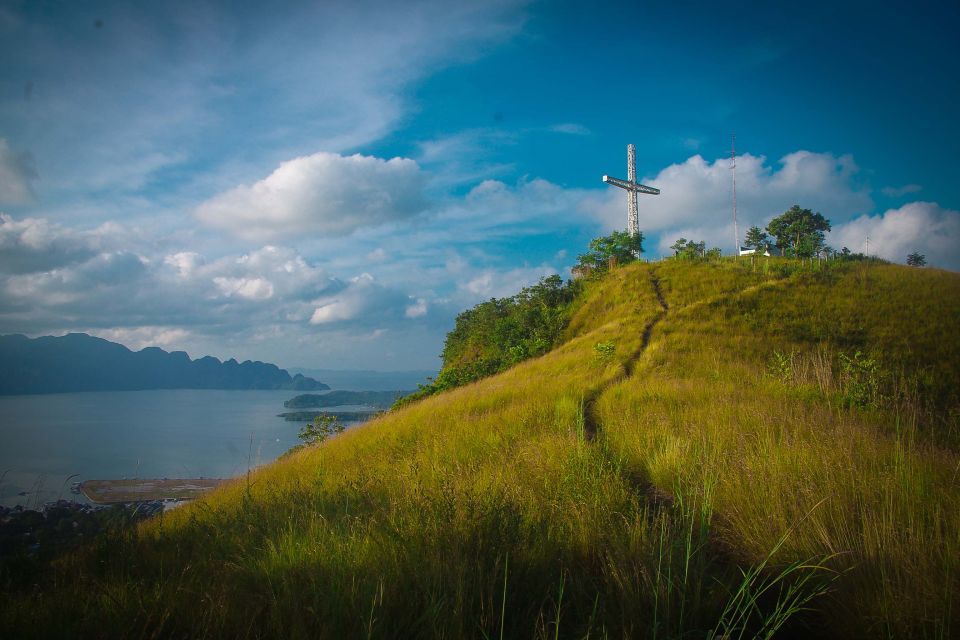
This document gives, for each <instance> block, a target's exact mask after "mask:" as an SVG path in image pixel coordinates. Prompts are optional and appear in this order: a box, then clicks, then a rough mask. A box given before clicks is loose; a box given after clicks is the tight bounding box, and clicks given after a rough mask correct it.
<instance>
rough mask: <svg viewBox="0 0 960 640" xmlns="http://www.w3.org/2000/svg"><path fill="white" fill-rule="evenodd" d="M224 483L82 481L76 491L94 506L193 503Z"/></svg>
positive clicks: (201, 480)
mask: <svg viewBox="0 0 960 640" xmlns="http://www.w3.org/2000/svg"><path fill="white" fill-rule="evenodd" d="M224 482H227V480H225V479H223V478H190V479H184V478H161V479H156V480H144V479H141V478H133V479H123V480H85V481H83V482H81V483H80V484H79V487H78V488H79V490H80V492H81V493H83V495H85V496H86V497H87V499H88V500H90V502H93V503H95V504H116V503H126V502H150V501H154V500H193V499H194V498H198V497H200V495H202V494H204V493H206V492H207V491H210V490H211V489H214V488H216V487H218V486H219V485H220V484H222V483H224Z"/></svg>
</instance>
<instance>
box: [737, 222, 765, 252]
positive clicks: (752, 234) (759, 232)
mask: <svg viewBox="0 0 960 640" xmlns="http://www.w3.org/2000/svg"><path fill="white" fill-rule="evenodd" d="M743 244H744V246H745V247H747V248H748V249H756V250H757V251H763V250H765V249H766V248H767V246H768V245H769V244H770V238H769V236H767V233H766V232H765V231H764V230H763V229H761V228H760V227H758V226H756V225H754V226H752V227H750V228H749V229H748V230H747V235H746V237H745V238H744V242H743Z"/></svg>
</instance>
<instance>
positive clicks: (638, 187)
mask: <svg viewBox="0 0 960 640" xmlns="http://www.w3.org/2000/svg"><path fill="white" fill-rule="evenodd" d="M603 181H604V182H606V183H607V184H612V185H613V186H615V187H620V188H621V189H626V190H627V191H636V192H637V193H646V194H649V195H651V196H658V195H660V189H656V188H654V187H648V186H647V185H645V184H640V183H638V182H637V183H634V182H627V181H626V180H620V179H619V178H611V177H610V176H603Z"/></svg>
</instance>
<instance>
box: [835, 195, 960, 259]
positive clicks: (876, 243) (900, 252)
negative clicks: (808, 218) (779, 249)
mask: <svg viewBox="0 0 960 640" xmlns="http://www.w3.org/2000/svg"><path fill="white" fill-rule="evenodd" d="M868 237H869V238H870V254H871V255H875V256H878V257H880V258H884V259H886V260H890V261H892V262H906V259H907V255H908V254H910V253H913V252H914V251H919V252H920V253H922V254H924V255H925V256H926V257H927V263H928V264H930V265H931V266H935V267H943V268H946V269H953V270H958V269H960V211H955V210H952V209H944V208H943V207H941V206H940V205H938V204H936V203H934V202H911V203H910V204H906V205H904V206H902V207H900V208H898V209H890V210H888V211H886V212H884V213H882V214H880V215H877V216H869V215H864V216H860V217H858V218H855V219H853V220H851V221H849V222H847V223H845V224H842V225H837V226H835V227H834V228H833V231H832V232H831V233H830V236H829V239H828V242H829V243H830V244H831V245H832V246H834V247H836V248H840V247H844V246H845V247H848V248H849V249H850V250H851V251H854V252H861V251H864V250H865V248H866V247H865V243H866V239H867V238H868Z"/></svg>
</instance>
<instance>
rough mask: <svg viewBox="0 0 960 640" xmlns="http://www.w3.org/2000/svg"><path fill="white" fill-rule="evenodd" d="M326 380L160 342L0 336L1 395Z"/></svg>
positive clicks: (315, 385) (304, 384)
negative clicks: (130, 344) (141, 344)
mask: <svg viewBox="0 0 960 640" xmlns="http://www.w3.org/2000/svg"><path fill="white" fill-rule="evenodd" d="M329 388H330V387H328V386H327V385H325V384H323V383H322V382H318V381H317V380H314V379H313V378H308V377H306V376H303V375H301V374H297V375H295V376H291V375H290V374H289V373H288V372H287V371H286V370H284V369H281V368H279V367H278V366H277V365H275V364H270V363H268V362H259V361H250V360H246V361H244V362H242V363H241V362H237V361H236V360H234V359H233V358H231V359H229V360H226V361H224V362H221V361H220V360H219V359H217V358H214V357H212V356H205V357H203V358H198V359H196V360H191V359H190V356H188V355H187V354H186V353H184V352H183V351H173V352H167V351H164V350H163V349H160V348H158V347H147V348H146V349H142V350H140V351H131V350H130V349H128V348H127V347H125V346H123V345H122V344H117V343H116V342H110V341H109V340H104V339H103V338H96V337H94V336H90V335H87V334H85V333H69V334H67V335H65V336H60V337H54V336H44V337H42V338H28V337H26V336H23V335H19V334H14V335H5V336H0V395H12V394H28V393H31V394H32V393H64V392H72V391H132V390H142V389H290V390H294V391H319V390H324V389H329Z"/></svg>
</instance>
